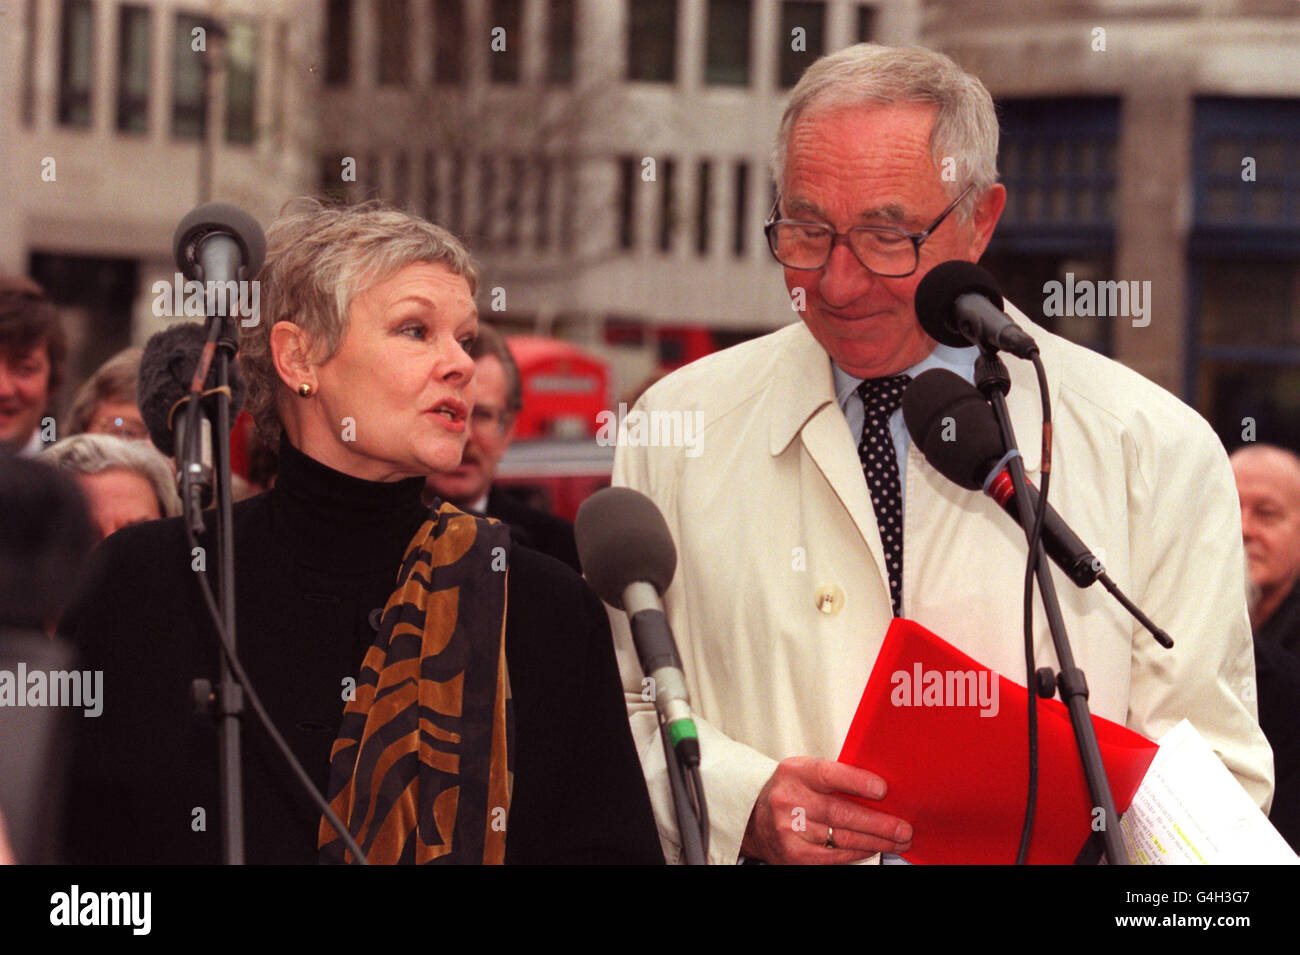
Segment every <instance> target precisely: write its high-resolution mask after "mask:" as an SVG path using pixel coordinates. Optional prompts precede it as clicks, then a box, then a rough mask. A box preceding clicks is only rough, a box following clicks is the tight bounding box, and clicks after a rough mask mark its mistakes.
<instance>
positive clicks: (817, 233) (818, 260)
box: [763, 183, 975, 279]
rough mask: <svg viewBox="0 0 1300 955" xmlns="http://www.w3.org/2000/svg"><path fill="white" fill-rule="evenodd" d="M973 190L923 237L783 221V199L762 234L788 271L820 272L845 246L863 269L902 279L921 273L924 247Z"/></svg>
mask: <svg viewBox="0 0 1300 955" xmlns="http://www.w3.org/2000/svg"><path fill="white" fill-rule="evenodd" d="M974 187H975V184H974V183H971V184H970V185H969V186H967V187H966V188H965V189H963V190H962V191H961V195H959V196H958V197H957V198H956V199H954V200H953V201H952V202H951V203H950V204H949V205H948V208H946V209H944V210H943V212H941V213H939V218H937V219H935V220H934V221H933V222H931V223H930V225H929V226H928V227H927V228H926V229H925V230H924V231H921V232H907V231H905V230H903V229H894V228H890V227H889V226H874V225H859V226H854V227H853V228H852V229H849V231H847V232H836V231H835V230H834V229H832V228H831V227H830V226H828V225H826V223H824V222H805V221H802V220H799V219H778V218H777V215H778V212H779V210H780V207H781V197H780V196H777V198H776V202H774V203H773V204H772V211H771V213H769V214H768V217H767V221H766V222H765V223H763V232H764V234H766V235H767V247H768V248H769V249H771V250H772V257H773V258H774V259H776V260H777V261H778V262H780V263H781V264H782V265H784V266H785V267H786V268H789V269H802V270H805V271H809V272H813V271H816V270H817V269H820V268H822V267H823V266H824V265H825V264H826V263H827V262H828V261H830V257H831V252H832V251H833V250H834V248H835V246H836V245H838V244H839V243H840V242H844V243H845V244H846V245H848V247H849V248H850V249H852V250H853V255H854V257H855V258H856V259H857V260H858V262H860V263H861V264H862V267H863V268H864V269H867V270H868V271H870V272H873V273H875V274H876V275H879V276H881V277H882V278H890V279H901V278H904V277H906V276H908V275H911V274H912V273H913V272H915V271H916V267H917V266H918V265H920V263H921V243H923V242H924V241H925V240H926V239H928V238H930V235H931V234H932V233H933V232H934V230H935V229H937V228H939V226H940V224H941V223H942V222H943V220H944V219H946V218H948V216H949V215H950V214H951V213H952V211H953V210H954V209H956V208H957V206H958V205H959V204H960V203H961V201H962V200H963V199H965V198H966V195H967V193H969V192H970V191H971V189H973V188H974Z"/></svg>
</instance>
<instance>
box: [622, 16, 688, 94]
mask: <svg viewBox="0 0 1300 955" xmlns="http://www.w3.org/2000/svg"><path fill="white" fill-rule="evenodd" d="M627 78H628V79H629V80H647V81H651V82H656V83H672V82H673V81H675V80H676V79H677V0H635V2H634V3H630V4H628V31H627Z"/></svg>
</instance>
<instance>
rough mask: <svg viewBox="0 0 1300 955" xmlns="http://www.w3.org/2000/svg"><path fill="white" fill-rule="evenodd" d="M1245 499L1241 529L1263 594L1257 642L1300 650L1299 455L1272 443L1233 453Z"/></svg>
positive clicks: (1256, 616) (1257, 609)
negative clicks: (1298, 584) (1299, 582)
mask: <svg viewBox="0 0 1300 955" xmlns="http://www.w3.org/2000/svg"><path fill="white" fill-rule="evenodd" d="M1231 460H1232V473H1233V476H1234V477H1235V478H1236V481H1237V494H1238V495H1239V497H1240V500H1241V533H1242V540H1243V542H1244V545H1245V548H1246V560H1247V561H1248V562H1249V567H1250V579H1251V583H1252V584H1253V585H1254V586H1255V588H1256V590H1257V591H1258V594H1259V596H1258V599H1257V600H1256V602H1255V606H1254V609H1253V611H1252V613H1251V622H1252V624H1253V625H1254V628H1255V639H1256V642H1259V641H1268V642H1272V643H1276V644H1278V645H1280V646H1282V647H1284V648H1285V649H1287V650H1289V651H1290V652H1292V653H1295V654H1300V588H1297V587H1296V581H1298V580H1300V456H1297V455H1296V454H1295V452H1293V451H1288V450H1286V449H1285V448H1279V447H1276V446H1274V445H1270V444H1248V445H1244V446H1243V447H1240V448H1238V449H1237V450H1236V451H1234V452H1233V453H1232V459H1231Z"/></svg>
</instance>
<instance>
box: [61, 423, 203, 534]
mask: <svg viewBox="0 0 1300 955" xmlns="http://www.w3.org/2000/svg"><path fill="white" fill-rule="evenodd" d="M40 459H41V460H42V461H48V462H49V463H50V464H52V465H53V466H54V467H56V468H58V469H59V470H60V471H69V472H71V473H72V474H102V473H103V472H104V471H130V472H131V473H133V474H138V475H140V477H142V478H144V479H145V480H146V481H148V482H149V484H150V486H151V487H153V493H154V497H156V498H157V499H158V512H159V513H160V514H162V516H163V517H177V516H178V515H179V514H180V513H181V499H180V495H179V494H177V493H176V484H175V478H174V477H173V476H172V468H171V465H170V464H169V463H168V462H167V459H166V458H165V457H163V454H162V452H161V451H159V450H158V449H157V448H155V447H154V446H153V445H152V444H149V442H147V441H128V440H127V439H126V438H119V437H117V436H116V435H112V434H74V435H73V436H72V437H70V438H64V439H63V440H62V441H59V442H57V443H55V444H52V445H50V447H49V448H47V449H46V450H45V451H43V452H42V453H41V455H40Z"/></svg>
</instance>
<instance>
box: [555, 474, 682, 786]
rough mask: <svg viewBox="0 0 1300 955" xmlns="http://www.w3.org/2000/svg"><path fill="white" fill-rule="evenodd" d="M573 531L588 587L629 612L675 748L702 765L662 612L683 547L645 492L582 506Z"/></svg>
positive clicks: (606, 494)
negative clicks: (678, 556) (676, 540)
mask: <svg viewBox="0 0 1300 955" xmlns="http://www.w3.org/2000/svg"><path fill="white" fill-rule="evenodd" d="M573 530H574V537H575V538H576V540H577V544H578V557H579V559H580V561H581V563H582V572H583V574H584V575H585V576H586V578H587V583H588V584H590V585H591V589H592V590H594V591H595V592H596V594H597V596H599V597H600V599H601V600H603V601H605V603H607V604H609V605H610V606H612V607H617V608H618V609H619V610H623V611H625V612H626V613H627V615H628V621H629V623H630V624H631V626H632V641H633V643H634V644H635V645H636V653H637V658H638V659H639V660H640V661H641V669H642V671H643V672H644V673H645V674H646V675H647V676H648V677H650V679H651V680H653V681H654V684H653V685H654V698H655V709H657V710H658V711H659V717H660V719H661V721H662V722H663V724H664V727H665V732H666V733H667V734H668V739H669V741H670V742H671V743H672V747H673V751H674V752H675V753H677V755H678V759H679V760H680V761H681V762H682V764H683V765H685V766H686V767H688V768H693V767H696V766H699V764H700V743H699V734H698V733H697V731H696V728H695V722H694V720H693V719H692V718H691V700H690V695H689V693H688V692H687V690H686V676H685V674H683V673H682V661H681V657H679V656H678V654H677V642H676V641H675V640H674V639H673V632H672V630H671V628H670V627H669V626H668V617H667V615H666V614H665V613H664V608H663V600H662V597H663V592H664V591H665V590H667V589H668V585H669V584H670V583H672V579H673V573H674V571H676V569H677V548H676V547H675V546H674V545H673V539H672V535H671V534H669V533H668V525H667V523H665V521H664V517H663V515H662V514H660V513H659V508H657V507H656V506H655V504H654V502H653V501H651V500H650V498H648V497H646V496H645V495H644V494H642V493H640V492H639V491H634V490H632V489H631V488H627V487H610V488H605V489H604V490H601V491H597V492H596V493H595V494H593V495H592V496H591V497H589V498H587V500H585V501H583V503H582V506H581V507H579V508H578V516H577V519H576V520H575V521H574V526H573Z"/></svg>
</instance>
